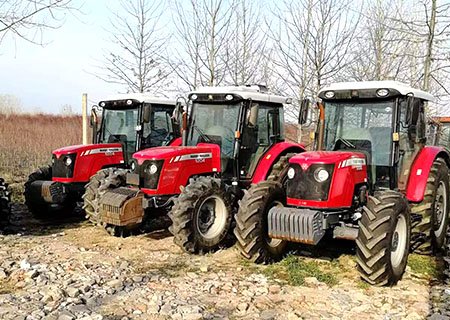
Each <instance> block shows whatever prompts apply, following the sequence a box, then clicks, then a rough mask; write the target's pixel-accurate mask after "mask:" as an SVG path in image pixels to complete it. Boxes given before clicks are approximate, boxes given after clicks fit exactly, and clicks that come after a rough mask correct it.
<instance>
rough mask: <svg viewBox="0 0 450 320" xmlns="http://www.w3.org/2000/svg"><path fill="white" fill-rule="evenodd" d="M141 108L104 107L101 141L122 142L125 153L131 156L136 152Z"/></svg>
mask: <svg viewBox="0 0 450 320" xmlns="http://www.w3.org/2000/svg"><path fill="white" fill-rule="evenodd" d="M138 119H139V110H138V109H137V108H133V109H104V110H103V120H102V127H101V134H100V141H99V142H100V143H114V142H118V143H122V144H123V146H124V147H125V153H126V154H128V155H129V156H131V154H133V153H134V152H136V135H137V132H136V126H137V124H138Z"/></svg>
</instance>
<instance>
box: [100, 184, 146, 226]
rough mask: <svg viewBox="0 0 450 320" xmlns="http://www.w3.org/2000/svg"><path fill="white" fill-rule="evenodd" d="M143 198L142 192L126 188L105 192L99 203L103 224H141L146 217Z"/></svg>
mask: <svg viewBox="0 0 450 320" xmlns="http://www.w3.org/2000/svg"><path fill="white" fill-rule="evenodd" d="M143 198H144V194H143V193H142V192H141V191H139V190H136V189H131V188H125V187H120V188H117V189H113V190H109V191H107V192H105V193H104V194H103V195H102V197H101V198H100V201H99V202H100V217H101V218H100V219H101V222H103V223H106V224H111V225H115V226H128V225H135V224H139V223H141V222H142V219H143V217H144V208H143V207H142V200H143Z"/></svg>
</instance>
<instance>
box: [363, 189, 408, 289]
mask: <svg viewBox="0 0 450 320" xmlns="http://www.w3.org/2000/svg"><path fill="white" fill-rule="evenodd" d="M410 234H411V218H410V212H409V206H408V202H407V200H406V199H405V197H404V196H403V195H401V194H400V193H398V192H395V191H383V192H376V193H375V195H374V196H369V198H368V201H367V205H366V206H365V207H364V210H363V214H362V218H361V220H360V221H359V233H358V237H357V239H356V245H357V251H356V260H357V263H358V271H359V273H360V275H361V278H362V279H364V280H365V281H367V282H368V283H370V284H372V285H377V286H383V285H394V284H396V283H397V282H398V281H399V280H400V279H401V278H402V276H403V273H404V271H405V268H406V263H407V260H408V254H409V248H410Z"/></svg>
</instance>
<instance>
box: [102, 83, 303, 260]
mask: <svg viewBox="0 0 450 320" xmlns="http://www.w3.org/2000/svg"><path fill="white" fill-rule="evenodd" d="M188 97H189V102H190V108H189V114H188V116H187V121H186V122H187V130H186V131H185V133H184V145H183V146H180V147H159V148H152V149H148V150H143V151H139V152H137V153H135V154H134V155H133V162H132V164H131V166H132V172H131V173H128V174H127V177H126V180H127V183H122V184H120V185H118V184H116V185H114V186H113V187H114V188H110V190H109V191H107V192H105V193H104V194H103V195H102V197H101V198H100V200H99V202H100V205H101V206H100V212H101V220H102V222H103V223H104V224H105V225H106V227H107V230H109V231H110V232H111V233H113V234H115V235H124V233H128V230H130V229H132V228H135V227H136V226H139V225H140V224H141V223H142V221H143V220H144V218H145V216H150V215H152V213H154V212H155V210H156V209H158V208H159V209H161V208H163V209H165V210H166V211H169V210H171V213H170V217H171V219H172V221H173V224H172V226H171V227H170V231H171V232H172V233H173V234H174V236H175V238H174V239H175V243H177V244H178V245H180V246H181V247H182V248H183V249H184V250H186V251H189V252H199V251H210V250H214V249H215V248H217V247H218V246H220V245H222V244H223V243H224V241H225V240H226V238H227V235H228V234H229V230H230V226H231V223H232V220H233V215H234V212H235V211H236V210H237V205H238V204H237V203H238V200H239V199H241V197H242V196H243V190H245V189H247V188H248V187H249V186H250V185H251V184H252V183H257V182H259V181H263V180H266V179H268V178H269V177H271V178H273V179H282V178H283V177H284V176H285V175H286V170H284V169H285V168H286V166H287V160H288V156H289V155H290V154H292V153H299V152H302V151H304V149H303V147H302V146H301V145H299V144H295V143H288V142H285V141H284V130H283V125H284V112H283V104H286V103H290V102H291V99H289V98H285V97H281V96H277V95H273V94H270V93H268V92H267V89H265V88H264V87H260V86H235V87H205V88H200V89H199V90H197V91H194V92H191V93H190V94H189V96H188ZM186 122H185V123H186ZM185 127H186V126H185ZM117 187H118V188H117Z"/></svg>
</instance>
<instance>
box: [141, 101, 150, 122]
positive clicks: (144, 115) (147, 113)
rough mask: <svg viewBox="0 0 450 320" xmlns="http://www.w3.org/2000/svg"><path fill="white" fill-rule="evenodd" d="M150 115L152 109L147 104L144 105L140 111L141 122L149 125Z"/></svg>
mask: <svg viewBox="0 0 450 320" xmlns="http://www.w3.org/2000/svg"><path fill="white" fill-rule="evenodd" d="M151 113H152V107H151V105H149V104H144V108H143V110H142V122H144V123H149V122H150V117H151Z"/></svg>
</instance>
